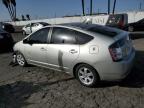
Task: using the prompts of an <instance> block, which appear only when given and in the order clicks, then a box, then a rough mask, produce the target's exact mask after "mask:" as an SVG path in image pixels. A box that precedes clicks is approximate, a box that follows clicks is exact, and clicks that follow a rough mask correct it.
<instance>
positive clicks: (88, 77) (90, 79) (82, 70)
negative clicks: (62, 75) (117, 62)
mask: <svg viewBox="0 0 144 108" xmlns="http://www.w3.org/2000/svg"><path fill="white" fill-rule="evenodd" d="M76 78H77V79H78V80H79V82H80V83H81V84H82V85H84V86H87V87H94V86H95V85H96V84H97V82H98V81H99V75H98V73H97V72H96V70H95V69H94V68H93V67H91V66H89V65H87V64H81V65H79V66H78V67H77V68H76Z"/></svg>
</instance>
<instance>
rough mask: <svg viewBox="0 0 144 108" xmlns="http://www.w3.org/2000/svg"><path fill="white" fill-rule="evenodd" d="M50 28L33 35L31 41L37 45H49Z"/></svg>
mask: <svg viewBox="0 0 144 108" xmlns="http://www.w3.org/2000/svg"><path fill="white" fill-rule="evenodd" d="M49 29H50V28H44V29H41V30H38V31H37V32H35V33H33V34H32V35H31V36H30V38H29V41H31V42H33V43H37V44H44V43H47V38H48V33H49Z"/></svg>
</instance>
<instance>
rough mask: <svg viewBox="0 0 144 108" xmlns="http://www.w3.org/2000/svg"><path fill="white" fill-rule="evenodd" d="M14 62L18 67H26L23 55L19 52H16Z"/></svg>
mask: <svg viewBox="0 0 144 108" xmlns="http://www.w3.org/2000/svg"><path fill="white" fill-rule="evenodd" d="M16 62H17V63H18V64H19V65H20V66H23V67H24V66H26V65H27V62H26V60H25V58H24V56H23V54H22V53H20V52H17V53H16Z"/></svg>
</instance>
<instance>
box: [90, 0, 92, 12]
mask: <svg viewBox="0 0 144 108" xmlns="http://www.w3.org/2000/svg"><path fill="white" fill-rule="evenodd" d="M92 14H93V0H90V15H92Z"/></svg>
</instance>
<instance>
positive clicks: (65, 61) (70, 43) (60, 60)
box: [47, 27, 79, 71]
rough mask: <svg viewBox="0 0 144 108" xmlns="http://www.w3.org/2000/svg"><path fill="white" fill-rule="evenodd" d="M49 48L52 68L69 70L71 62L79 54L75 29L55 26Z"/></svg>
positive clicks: (49, 62) (48, 57) (48, 53)
mask: <svg viewBox="0 0 144 108" xmlns="http://www.w3.org/2000/svg"><path fill="white" fill-rule="evenodd" d="M47 50H48V51H47V62H48V64H49V66H50V68H53V69H56V70H60V71H69V69H70V67H71V64H72V63H73V62H74V61H75V60H76V59H77V58H78V55H79V45H78V44H76V38H75V31H74V30H71V29H68V28H63V27H54V28H53V31H52V35H51V38H50V44H48V48H47Z"/></svg>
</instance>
